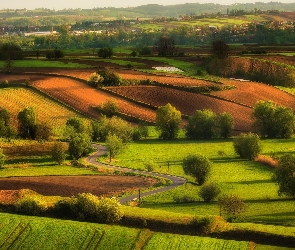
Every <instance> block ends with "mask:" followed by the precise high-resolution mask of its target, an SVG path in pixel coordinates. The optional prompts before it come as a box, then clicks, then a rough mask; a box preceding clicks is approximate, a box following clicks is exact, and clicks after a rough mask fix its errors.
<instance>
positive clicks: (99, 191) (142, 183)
mask: <svg viewBox="0 0 295 250" xmlns="http://www.w3.org/2000/svg"><path fill="white" fill-rule="evenodd" d="M154 183H155V180H154V179H152V178H146V177H138V176H44V177H13V178H0V203H1V202H5V201H6V202H11V201H15V199H16V197H15V196H17V195H18V192H16V191H11V190H19V189H31V190H34V191H35V192H37V193H39V194H42V195H54V196H64V197H69V196H72V195H77V194H79V193H92V194H94V195H98V196H100V195H106V196H111V195H118V194H120V193H122V192H124V191H125V192H126V191H127V192H128V191H132V190H136V189H138V188H147V187H150V186H152V185H153V184H154ZM1 190H10V191H1Z"/></svg>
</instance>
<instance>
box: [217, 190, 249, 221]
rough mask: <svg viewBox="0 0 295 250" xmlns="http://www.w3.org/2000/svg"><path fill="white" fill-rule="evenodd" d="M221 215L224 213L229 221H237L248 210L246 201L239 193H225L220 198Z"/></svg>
mask: <svg viewBox="0 0 295 250" xmlns="http://www.w3.org/2000/svg"><path fill="white" fill-rule="evenodd" d="M219 205H220V213H221V214H220V215H222V213H223V214H224V215H225V216H226V217H227V220H229V221H235V220H237V219H239V218H240V216H241V215H242V213H243V212H244V211H245V210H246V205H245V202H244V201H243V200H242V199H241V198H240V197H239V196H238V195H225V196H223V197H221V198H220V199H219Z"/></svg>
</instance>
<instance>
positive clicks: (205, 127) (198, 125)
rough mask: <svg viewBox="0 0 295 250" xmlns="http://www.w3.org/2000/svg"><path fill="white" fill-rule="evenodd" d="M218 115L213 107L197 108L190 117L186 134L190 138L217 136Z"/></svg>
mask: <svg viewBox="0 0 295 250" xmlns="http://www.w3.org/2000/svg"><path fill="white" fill-rule="evenodd" d="M216 132H217V115H216V114H215V113H214V112H213V111H212V110H211V109H204V110H197V111H196V113H195V114H194V115H193V116H190V117H189V119H188V124H187V126H186V136H187V138H189V139H200V138H204V139H210V138H212V137H214V136H216V134H217V133H216Z"/></svg>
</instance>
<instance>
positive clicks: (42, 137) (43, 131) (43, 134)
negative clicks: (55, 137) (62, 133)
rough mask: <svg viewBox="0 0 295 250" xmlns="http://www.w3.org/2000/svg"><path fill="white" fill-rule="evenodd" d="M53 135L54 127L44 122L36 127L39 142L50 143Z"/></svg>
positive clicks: (36, 137) (36, 136)
mask: <svg viewBox="0 0 295 250" xmlns="http://www.w3.org/2000/svg"><path fill="white" fill-rule="evenodd" d="M51 135H52V127H51V126H49V125H48V124H47V123H45V122H42V123H40V124H37V125H35V139H36V140H38V141H48V140H49V138H50V136H51Z"/></svg>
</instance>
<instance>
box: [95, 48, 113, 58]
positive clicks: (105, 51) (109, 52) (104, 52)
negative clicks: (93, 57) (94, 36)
mask: <svg viewBox="0 0 295 250" xmlns="http://www.w3.org/2000/svg"><path fill="white" fill-rule="evenodd" d="M97 54H98V56H99V57H102V58H111V57H112V56H113V55H114V52H113V49H112V48H110V47H108V48H101V49H99V50H98V53H97Z"/></svg>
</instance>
